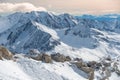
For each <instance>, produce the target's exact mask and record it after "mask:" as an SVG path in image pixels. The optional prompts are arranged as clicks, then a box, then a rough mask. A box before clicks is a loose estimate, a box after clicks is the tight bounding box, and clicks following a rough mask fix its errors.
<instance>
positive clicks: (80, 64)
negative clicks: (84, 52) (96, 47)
mask: <svg viewBox="0 0 120 80" xmlns="http://www.w3.org/2000/svg"><path fill="white" fill-rule="evenodd" d="M73 64H75V65H76V66H77V67H78V68H82V67H87V64H86V63H85V62H82V61H78V62H74V63H73Z"/></svg>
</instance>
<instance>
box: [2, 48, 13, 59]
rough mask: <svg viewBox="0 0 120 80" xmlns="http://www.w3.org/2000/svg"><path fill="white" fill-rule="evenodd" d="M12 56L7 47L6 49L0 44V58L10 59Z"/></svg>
mask: <svg viewBox="0 0 120 80" xmlns="http://www.w3.org/2000/svg"><path fill="white" fill-rule="evenodd" d="M12 57H13V54H12V53H11V52H10V51H9V50H8V49H6V48H5V47H3V46H0V59H3V58H4V59H7V60H10V59H12Z"/></svg>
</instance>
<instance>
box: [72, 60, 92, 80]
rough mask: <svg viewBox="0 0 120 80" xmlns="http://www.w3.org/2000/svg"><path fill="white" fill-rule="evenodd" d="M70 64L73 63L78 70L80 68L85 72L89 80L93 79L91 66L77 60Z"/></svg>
mask: <svg viewBox="0 0 120 80" xmlns="http://www.w3.org/2000/svg"><path fill="white" fill-rule="evenodd" d="M72 64H75V65H76V66H77V67H78V68H79V69H80V70H82V71H84V72H85V73H87V74H88V79H89V80H93V79H94V69H93V68H91V67H88V66H87V64H86V63H85V62H83V61H77V62H73V63H72Z"/></svg>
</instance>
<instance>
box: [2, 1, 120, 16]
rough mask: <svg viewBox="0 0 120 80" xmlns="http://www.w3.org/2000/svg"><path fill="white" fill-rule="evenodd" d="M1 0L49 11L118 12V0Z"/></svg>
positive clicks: (119, 5)
mask: <svg viewBox="0 0 120 80" xmlns="http://www.w3.org/2000/svg"><path fill="white" fill-rule="evenodd" d="M1 2H8V3H19V2H29V3H32V4H34V5H35V6H42V7H45V8H46V9H47V10H49V11H55V12H60V13H62V12H68V13H72V14H104V13H120V0H1Z"/></svg>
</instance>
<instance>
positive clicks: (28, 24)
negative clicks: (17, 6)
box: [0, 12, 120, 80]
mask: <svg viewBox="0 0 120 80" xmlns="http://www.w3.org/2000/svg"><path fill="white" fill-rule="evenodd" d="M119 40H120V18H119V16H118V15H117V16H116V18H115V17H114V18H111V17H106V16H103V17H94V18H93V17H92V18H90V17H89V18H86V17H74V16H71V15H69V14H61V15H55V14H52V13H49V12H30V13H14V14H12V15H9V16H7V17H5V18H3V17H2V18H0V44H1V45H4V46H5V47H7V48H8V49H10V50H11V51H13V52H17V53H28V52H29V50H30V49H38V50H39V51H41V52H43V51H45V52H46V53H48V54H52V53H57V52H58V53H61V54H64V55H66V56H70V57H71V58H82V59H83V60H84V61H99V60H100V59H101V58H102V57H104V56H108V55H110V56H111V57H112V58H114V57H117V56H120V41H119ZM0 64H1V65H2V66H0V78H1V79H3V80H4V79H5V80H8V78H9V80H10V79H11V80H23V76H24V78H25V79H24V80H80V79H81V80H86V78H85V76H84V73H82V72H81V71H80V70H78V69H77V68H76V67H75V66H72V67H71V66H70V65H69V63H53V64H45V63H42V62H37V61H34V60H29V59H24V58H22V59H19V60H18V61H17V62H12V61H0ZM4 66H6V67H5V68H7V66H11V67H10V68H8V71H10V72H11V73H10V74H9V73H7V71H6V70H5V68H4ZM12 67H13V68H15V69H16V70H13V68H12ZM4 70H5V72H4ZM14 73H16V75H13V74H14ZM81 73H82V74H81ZM5 74H7V76H8V77H5ZM18 74H21V76H19V77H16V76H17V75H18ZM53 76H54V77H53ZM113 78H114V79H113ZM110 79H111V80H119V79H118V77H117V76H116V74H114V73H113V75H112V76H111V78H110Z"/></svg>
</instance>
